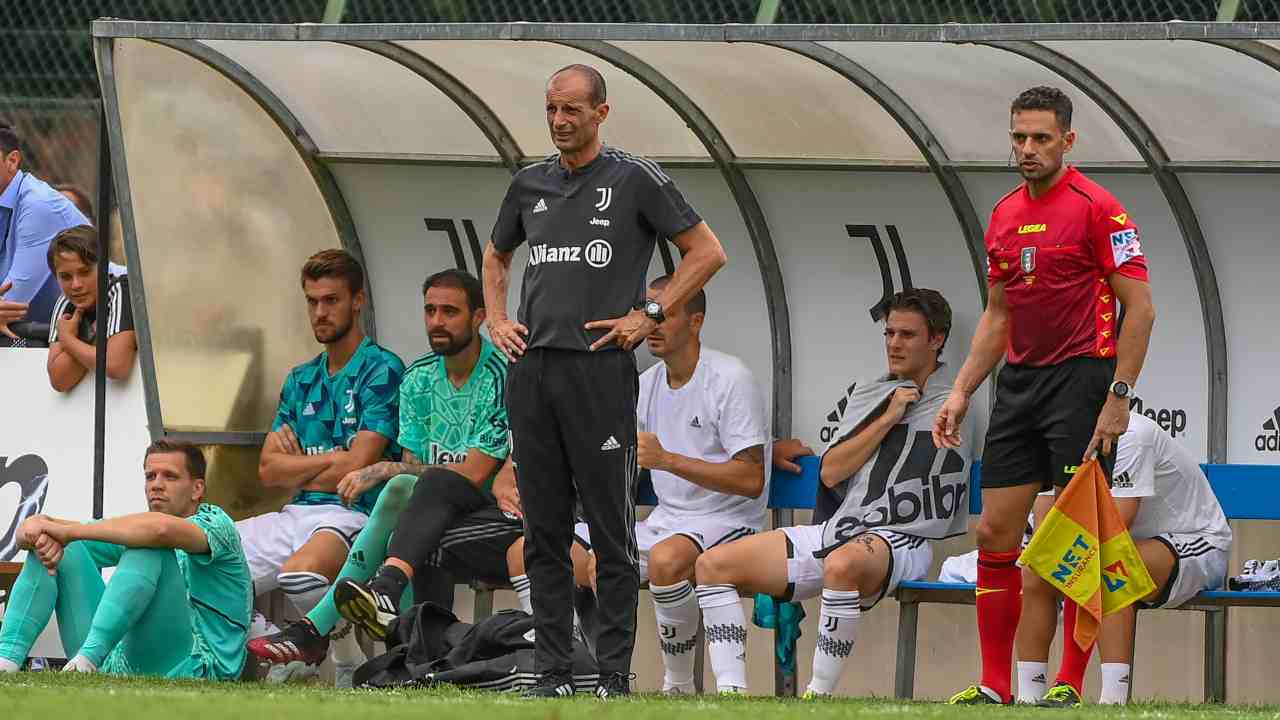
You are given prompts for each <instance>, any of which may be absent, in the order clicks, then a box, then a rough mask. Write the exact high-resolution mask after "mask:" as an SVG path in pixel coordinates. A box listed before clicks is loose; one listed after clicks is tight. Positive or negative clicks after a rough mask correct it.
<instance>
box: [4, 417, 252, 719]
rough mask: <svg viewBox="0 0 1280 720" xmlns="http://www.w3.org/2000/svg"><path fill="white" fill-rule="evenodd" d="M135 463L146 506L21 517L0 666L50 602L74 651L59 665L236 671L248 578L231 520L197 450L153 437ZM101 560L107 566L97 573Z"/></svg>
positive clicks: (155, 671) (170, 673) (22, 657)
mask: <svg viewBox="0 0 1280 720" xmlns="http://www.w3.org/2000/svg"><path fill="white" fill-rule="evenodd" d="M142 467H143V474H144V476H145V477H146V485H145V488H146V494H147V507H148V508H149V510H150V511H149V512H145V513H138V514H136V515H126V516H124V517H118V518H112V519H109V520H102V521H99V522H92V523H79V522H75V521H72V520H59V519H57V518H52V517H49V516H47V515H36V516H33V517H30V518H28V519H26V520H25V521H23V523H22V525H21V526H20V527H19V529H18V542H19V544H20V545H21V546H22V548H23V549H24V550H27V551H28V554H27V559H26V563H25V564H24V565H23V568H22V573H21V574H20V575H19V576H18V581H17V582H16V583H15V584H14V586H13V592H12V594H11V596H10V597H9V599H8V605H7V606H6V608H5V615H4V626H3V628H0V672H14V671H16V670H17V669H18V667H19V666H20V665H21V664H22V663H23V662H24V661H26V659H27V653H29V652H31V646H32V645H33V644H34V643H35V641H36V638H37V637H38V636H39V635H40V633H41V632H42V631H43V630H44V628H45V625H47V624H48V622H49V618H50V617H52V616H53V615H54V613H55V610H56V613H57V618H58V632H59V634H60V635H61V636H62V647H63V649H64V650H65V651H66V652H67V653H68V654H69V655H71V660H70V661H68V662H67V665H66V667H64V668H63V669H64V671H69V672H98V671H101V672H107V673H113V674H117V675H158V676H162V677H171V678H204V679H210V680H234V679H237V678H239V677H240V671H241V668H242V667H243V666H244V639H245V635H246V634H247V633H248V630H249V615H250V611H251V609H252V605H253V591H252V584H251V583H250V582H249V568H248V565H247V564H246V563H245V559H244V554H243V553H242V552H241V551H240V537H239V536H238V535H237V534H236V528H235V524H234V523H232V522H231V518H229V517H227V514H226V513H224V512H223V511H222V509H221V508H219V507H218V506H216V505H209V504H206V503H205V502H203V500H204V494H205V482H204V475H205V460H204V455H202V454H201V453H200V450H199V448H197V447H195V446H194V445H191V444H190V443H185V442H176V441H172V440H157V441H156V442H154V443H152V444H151V446H150V447H148V448H147V451H146V455H145V459H144V460H143V465H142ZM108 567H113V568H115V574H113V575H112V576H111V580H110V581H109V582H105V583H104V582H103V580H102V570H103V568H108ZM19 714H21V713H19Z"/></svg>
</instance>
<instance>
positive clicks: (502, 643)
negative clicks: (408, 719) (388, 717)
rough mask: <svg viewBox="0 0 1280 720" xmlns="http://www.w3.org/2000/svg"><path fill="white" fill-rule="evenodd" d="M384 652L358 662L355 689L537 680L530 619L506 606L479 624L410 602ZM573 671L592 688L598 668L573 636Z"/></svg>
mask: <svg viewBox="0 0 1280 720" xmlns="http://www.w3.org/2000/svg"><path fill="white" fill-rule="evenodd" d="M387 646H388V648H389V649H388V650H387V652H386V653H385V654H383V655H379V656H378V657H375V658H373V659H371V660H369V661H368V662H366V663H365V664H363V665H361V666H360V667H359V668H358V669H357V670H356V673H355V677H354V678H353V682H354V685H355V686H356V687H377V688H388V687H399V686H402V685H426V686H430V685H437V684H450V685H457V686H459V687H470V688H478V689H488V690H519V689H523V688H527V687H532V686H533V685H534V683H536V682H537V679H538V678H537V673H536V670H535V666H534V628H533V618H532V617H531V616H530V615H529V614H527V613H524V612H521V611H519V610H505V611H503V612H500V613H498V614H497V615H494V616H493V617H490V618H488V619H486V620H484V621H482V622H481V623H479V624H478V625H472V624H470V623H464V622H460V621H459V620H458V619H457V617H456V616H455V615H454V614H453V613H452V612H449V611H448V610H445V609H444V608H442V607H440V606H438V605H436V604H434V603H429V602H428V603H422V604H421V605H415V606H413V607H412V608H411V609H409V610H408V611H407V612H406V613H405V614H403V615H401V616H400V617H399V618H398V619H397V620H396V621H395V622H393V623H392V625H391V627H390V628H388V633H387ZM573 675H574V682H575V684H576V685H577V688H578V691H579V692H591V691H593V690H594V689H595V686H596V682H597V679H598V675H599V671H598V669H597V667H596V662H595V658H594V657H592V655H591V653H590V652H589V651H588V650H587V646H586V645H585V644H584V643H583V642H582V641H581V640H579V639H577V638H575V639H574V648H573Z"/></svg>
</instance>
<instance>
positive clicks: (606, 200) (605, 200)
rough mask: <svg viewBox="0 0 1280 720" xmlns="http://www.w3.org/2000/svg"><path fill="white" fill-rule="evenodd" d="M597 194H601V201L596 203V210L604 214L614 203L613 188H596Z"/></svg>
mask: <svg viewBox="0 0 1280 720" xmlns="http://www.w3.org/2000/svg"><path fill="white" fill-rule="evenodd" d="M596 192H598V193H600V201H599V202H597V203H596V210H600V211H602V212H603V211H605V210H608V209H609V205H610V204H612V203H613V188H611V187H604V188H596Z"/></svg>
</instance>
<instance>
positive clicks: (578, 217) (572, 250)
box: [484, 65, 725, 698]
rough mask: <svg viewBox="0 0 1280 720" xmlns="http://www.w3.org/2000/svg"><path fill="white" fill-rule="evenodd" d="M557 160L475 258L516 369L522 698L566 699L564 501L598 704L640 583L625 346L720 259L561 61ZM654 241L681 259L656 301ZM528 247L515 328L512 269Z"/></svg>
mask: <svg viewBox="0 0 1280 720" xmlns="http://www.w3.org/2000/svg"><path fill="white" fill-rule="evenodd" d="M546 113H547V125H548V126H549V128H550V130H551V140H552V142H554V143H555V146H556V148H557V149H558V150H559V152H558V153H557V154H556V155H552V156H550V157H548V158H546V159H545V160H543V161H541V162H538V163H535V164H533V165H530V166H528V167H526V168H524V169H522V170H521V171H520V172H518V173H516V175H515V178H514V179H513V180H512V182H511V186H510V187H509V188H508V190H507V195H506V197H505V198H504V199H503V201H502V207H501V209H500V210H499V211H498V219H497V222H496V223H495V224H494V227H493V238H492V242H490V243H489V245H488V247H486V248H485V255H484V293H485V304H486V306H487V307H488V308H489V334H490V337H491V338H492V340H493V342H494V344H495V345H496V346H497V347H498V348H500V349H501V350H502V351H503V352H504V353H506V355H507V356H508V357H509V358H510V359H511V361H512V365H511V367H510V369H509V372H508V379H507V411H508V414H509V417H510V422H511V432H512V442H513V457H514V458H515V462H516V466H517V473H516V476H517V482H518V487H519V491H520V501H521V504H522V506H523V508H524V515H525V564H526V567H527V572H528V575H529V579H530V581H531V583H532V602H533V612H534V618H535V626H536V629H537V652H536V662H537V668H538V672H539V674H540V678H539V680H538V683H537V685H536V686H535V687H534V688H532V689H530V690H529V691H528V692H527V693H526V695H529V696H533V697H558V696H565V695H571V694H573V693H574V689H575V688H574V678H573V673H572V669H573V667H572V657H573V656H572V643H571V637H572V630H573V620H572V610H573V575H572V566H571V563H570V560H569V546H570V543H571V542H572V537H573V523H574V499H575V496H576V498H577V499H578V500H579V501H580V502H581V504H582V512H583V514H584V515H585V518H586V521H587V525H588V526H589V527H590V529H591V541H592V545H593V549H594V550H595V553H596V558H597V583H596V584H597V592H598V594H599V611H598V628H599V630H598V635H597V638H596V655H597V657H596V659H597V662H598V664H599V670H600V683H599V686H598V687H597V690H596V694H597V695H599V696H600V697H605V698H607V697H611V696H616V695H625V694H628V693H629V692H630V683H629V678H630V669H631V652H632V647H633V646H634V644H635V618H636V600H637V595H638V593H639V587H640V579H639V571H638V568H637V553H636V539H635V482H636V475H637V472H638V470H637V466H636V394H637V391H638V385H637V378H636V364H635V358H634V357H633V356H632V354H631V350H632V349H633V348H634V347H635V346H636V345H637V344H639V343H640V342H641V341H642V340H643V339H644V338H645V336H647V335H648V334H649V333H651V332H652V331H653V330H654V328H655V327H657V326H658V324H659V323H661V322H662V321H663V319H664V318H665V313H666V312H669V311H671V310H672V309H673V308H677V307H682V306H683V305H684V303H685V302H686V301H687V300H689V299H690V298H691V297H692V296H693V295H694V293H696V292H697V291H698V290H699V289H701V288H702V286H703V285H704V284H705V283H706V282H707V280H708V279H710V278H711V276H712V275H714V274H715V273H716V271H717V270H719V269H720V268H721V267H722V266H723V265H724V263H725V254H724V250H723V249H722V248H721V246H720V241H719V240H718V239H717V238H716V236H715V234H714V233H712V232H711V229H710V228H709V227H707V224H706V223H705V222H703V221H702V218H701V217H699V216H698V214H697V213H696V212H695V211H694V210H693V208H691V207H690V206H689V204H688V203H687V202H685V199H684V196H683V195H681V193H680V191H679V190H678V189H676V186H675V184H674V183H672V182H671V178H669V177H667V175H666V174H664V173H663V172H662V169H661V168H660V167H658V165H657V163H654V162H653V161H651V160H646V159H645V158H642V157H637V156H635V155H631V154H629V153H626V152H624V151H622V150H620V149H618V148H614V147H606V146H605V145H604V144H603V142H602V141H601V139H600V125H601V124H602V123H604V121H605V120H606V119H607V118H608V116H609V105H608V103H607V102H606V92H605V82H604V77H602V76H601V74H600V72H599V71H598V70H596V69H595V68H593V67H590V66H588V65H570V66H568V67H565V68H562V69H560V70H559V71H557V72H556V73H555V74H554V75H552V76H551V78H550V80H549V81H548V82H547V88H546ZM658 237H665V238H670V239H671V242H672V243H674V244H675V245H676V247H678V248H679V249H680V252H681V255H682V258H683V259H682V260H681V262H680V266H679V267H678V268H677V269H676V272H675V274H674V276H673V277H672V279H671V281H670V282H669V283H668V284H667V286H666V287H665V288H664V289H663V291H662V292H661V294H660V295H659V296H658V297H657V298H656V299H655V301H649V302H646V301H645V272H646V270H647V269H648V267H649V262H650V260H651V259H652V257H653V249H654V244H655V241H656V240H657V238H658ZM525 242H528V243H529V260H528V264H527V265H526V266H525V269H524V282H523V286H522V288H521V293H520V311H519V316H518V320H517V321H513V320H512V319H511V318H510V317H509V316H508V315H507V313H506V307H507V288H508V287H509V284H510V278H511V258H512V255H513V253H514V252H515V249H516V248H517V247H518V246H519V245H520V244H521V243H525Z"/></svg>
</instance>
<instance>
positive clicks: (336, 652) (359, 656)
mask: <svg viewBox="0 0 1280 720" xmlns="http://www.w3.org/2000/svg"><path fill="white" fill-rule="evenodd" d="M329 640H330V642H329V657H331V658H333V663H334V664H335V665H359V664H361V663H363V662H364V661H365V660H367V659H368V658H366V657H365V656H364V648H362V647H360V643H359V641H358V640H357V639H356V628H355V626H354V625H352V624H351V622H350V621H349V620H346V619H345V618H344V619H342V620H339V621H338V624H337V625H334V626H333V632H331V633H329Z"/></svg>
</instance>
